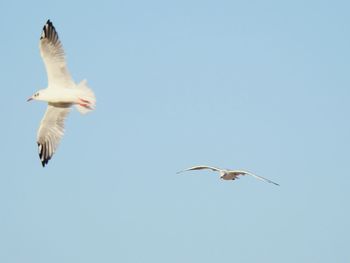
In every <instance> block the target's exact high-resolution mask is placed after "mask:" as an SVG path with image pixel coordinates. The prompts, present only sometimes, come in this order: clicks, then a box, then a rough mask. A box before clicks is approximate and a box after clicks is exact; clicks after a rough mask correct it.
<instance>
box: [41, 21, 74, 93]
mask: <svg viewBox="0 0 350 263" xmlns="http://www.w3.org/2000/svg"><path fill="white" fill-rule="evenodd" d="M39 48H40V54H41V57H42V59H43V61H44V64H45V67H46V73H47V78H48V87H50V88H56V87H63V88H69V87H72V86H74V82H73V80H72V77H71V75H70V74H69V71H68V68H67V66H66V60H65V56H64V50H63V46H62V44H61V41H60V40H59V38H58V34H57V32H56V29H55V27H54V26H53V25H52V23H51V21H50V20H47V22H46V24H45V26H44V28H43V32H42V33H41V37H40V43H39Z"/></svg>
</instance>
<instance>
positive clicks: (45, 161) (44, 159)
mask: <svg viewBox="0 0 350 263" xmlns="http://www.w3.org/2000/svg"><path fill="white" fill-rule="evenodd" d="M37 144H38V147H39V158H40V161H41V165H42V166H43V167H45V165H47V164H48V163H49V161H50V160H51V157H52V156H47V154H46V153H45V149H44V148H43V145H42V144H40V143H39V142H38V143H37ZM45 156H46V157H45Z"/></svg>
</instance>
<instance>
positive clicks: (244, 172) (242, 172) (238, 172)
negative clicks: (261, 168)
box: [233, 171, 279, 186]
mask: <svg viewBox="0 0 350 263" xmlns="http://www.w3.org/2000/svg"><path fill="white" fill-rule="evenodd" d="M233 172H235V173H237V175H250V176H253V177H255V178H256V179H259V180H262V181H265V182H267V183H271V184H274V185H278V186H279V184H278V183H275V182H273V181H271V180H269V179H267V178H265V177H262V176H259V175H256V174H253V173H251V172H248V171H233Z"/></svg>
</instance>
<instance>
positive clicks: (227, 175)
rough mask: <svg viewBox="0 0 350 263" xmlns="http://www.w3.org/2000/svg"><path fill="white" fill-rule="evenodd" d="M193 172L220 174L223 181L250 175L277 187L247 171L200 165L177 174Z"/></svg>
mask: <svg viewBox="0 0 350 263" xmlns="http://www.w3.org/2000/svg"><path fill="white" fill-rule="evenodd" d="M194 170H212V171H214V172H219V174H220V178H221V179H223V180H236V179H238V176H240V175H250V176H253V177H255V178H257V179H259V180H262V181H265V182H268V183H272V184H275V185H279V184H277V183H275V182H273V181H271V180H269V179H266V178H264V177H261V176H258V175H256V174H253V173H250V172H248V171H244V170H226V169H220V168H216V167H212V166H204V165H200V166H193V167H190V168H188V169H185V170H182V171H180V172H177V173H178V174H179V173H182V172H186V171H194Z"/></svg>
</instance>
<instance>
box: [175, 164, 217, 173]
mask: <svg viewBox="0 0 350 263" xmlns="http://www.w3.org/2000/svg"><path fill="white" fill-rule="evenodd" d="M193 170H212V171H214V172H220V171H221V169H219V168H216V167H212V166H205V165H199V166H193V167H190V168H187V169H185V170H182V171H179V172H177V173H178V174H179V173H182V172H186V171H193Z"/></svg>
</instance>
